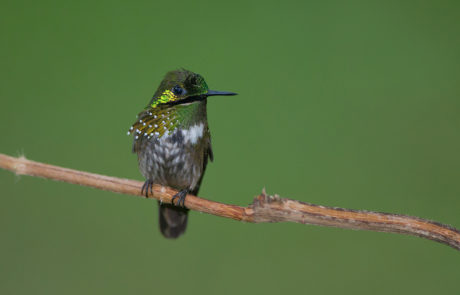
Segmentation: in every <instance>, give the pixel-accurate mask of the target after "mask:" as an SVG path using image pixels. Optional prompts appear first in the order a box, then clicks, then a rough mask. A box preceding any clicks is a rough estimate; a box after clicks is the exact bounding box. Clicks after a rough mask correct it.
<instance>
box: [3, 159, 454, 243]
mask: <svg viewBox="0 0 460 295" xmlns="http://www.w3.org/2000/svg"><path fill="white" fill-rule="evenodd" d="M0 168H3V169H7V170H10V171H12V172H15V173H16V174H20V175H31V176H38V177H44V178H49V179H53V180H59V181H64V182H69V183H74V184H80V185H84V186H90V187H94V188H98V189H102V190H107V191H112V192H116V193H122V194H129V195H136V196H142V194H141V187H142V184H143V183H142V182H140V181H136V180H129V179H121V178H116V177H110V176H105V175H99V174H94V173H88V172H82V171H78V170H73V169H67V168H62V167H58V166H53V165H48V164H43V163H39V162H34V161H30V160H27V159H26V158H24V157H19V158H14V157H10V156H7V155H4V154H0ZM176 193H177V191H175V190H173V189H171V188H168V187H163V186H159V185H155V186H154V187H153V194H152V195H150V196H149V198H154V199H157V200H160V201H162V202H165V203H171V198H172V196H174V195H175V194H176ZM185 206H186V207H187V208H189V209H192V210H196V211H200V212H204V213H209V214H213V215H216V216H221V217H226V218H231V219H234V220H240V221H245V222H255V223H257V222H297V223H303V224H314V225H323V226H335V227H340V228H350V229H361V230H372V231H381V232H392V233H400V234H408V235H414V236H419V237H423V238H426V239H430V240H433V241H437V242H440V243H444V244H447V245H449V246H451V247H452V248H454V249H457V250H460V231H459V230H457V229H455V228H453V227H450V226H448V225H444V224H441V223H438V222H434V221H429V220H425V219H421V218H417V217H412V216H405V215H398V214H390V213H379V212H372V211H358V210H349V209H343V208H335V207H325V206H318V205H313V204H309V203H304V202H300V201H296V200H291V199H285V198H280V197H279V196H277V195H275V196H269V195H267V194H266V193H265V191H263V192H262V194H261V195H259V196H258V197H256V198H255V199H254V202H253V204H252V205H250V206H249V207H240V206H235V205H227V204H222V203H218V202H214V201H209V200H206V199H202V198H198V197H196V196H192V195H188V196H187V198H186V199H185Z"/></svg>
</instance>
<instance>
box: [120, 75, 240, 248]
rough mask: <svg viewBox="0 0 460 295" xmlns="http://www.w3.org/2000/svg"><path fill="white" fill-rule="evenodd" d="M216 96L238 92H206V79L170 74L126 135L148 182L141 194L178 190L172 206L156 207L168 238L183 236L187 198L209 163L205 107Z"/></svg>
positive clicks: (209, 138) (194, 190)
mask: <svg viewBox="0 0 460 295" xmlns="http://www.w3.org/2000/svg"><path fill="white" fill-rule="evenodd" d="M218 95H224V96H229V95H236V93H233V92H225V91H214V90H209V88H208V85H207V84H206V82H205V80H204V78H203V77H202V76H201V75H199V74H196V73H193V72H191V71H188V70H185V69H180V70H174V71H170V72H168V73H167V74H166V76H165V77H164V78H163V80H162V81H161V83H160V86H158V89H157V90H156V91H155V93H154V95H153V97H152V99H151V100H150V102H149V104H148V105H147V106H146V107H145V109H144V110H143V111H142V112H140V113H139V114H138V116H137V120H136V122H134V124H133V125H132V126H131V127H130V129H129V131H128V135H131V134H133V135H134V140H133V149H132V150H133V153H136V154H137V157H138V166H139V170H140V172H141V173H142V175H143V176H144V177H145V179H146V180H145V183H144V185H143V186H142V190H141V193H142V194H145V196H146V197H147V196H148V194H149V191H150V192H152V187H153V185H154V184H159V185H165V186H169V187H172V188H174V189H176V190H177V191H179V192H178V193H177V194H176V195H174V196H173V198H172V204H163V203H161V202H158V203H159V225H160V231H161V233H162V234H163V236H165V237H166V238H171V239H174V238H177V237H179V236H180V235H182V234H183V233H184V232H185V229H186V227H187V219H188V209H187V208H185V197H186V195H187V194H188V193H191V194H193V195H197V194H198V190H199V189H200V184H201V181H202V179H203V175H204V171H205V169H206V165H207V164H208V159H209V160H210V161H213V157H214V156H213V152H212V147H211V133H210V132H209V127H208V119H207V114H206V103H207V99H208V97H210V96H218Z"/></svg>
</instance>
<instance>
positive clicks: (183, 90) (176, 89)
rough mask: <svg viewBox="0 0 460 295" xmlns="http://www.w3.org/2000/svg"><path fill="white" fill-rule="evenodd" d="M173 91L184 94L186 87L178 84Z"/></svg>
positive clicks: (176, 93)
mask: <svg viewBox="0 0 460 295" xmlns="http://www.w3.org/2000/svg"><path fill="white" fill-rule="evenodd" d="M171 91H172V92H173V93H174V94H175V95H183V94H185V89H184V88H182V87H180V86H179V85H176V86H174V87H173V88H172V89H171Z"/></svg>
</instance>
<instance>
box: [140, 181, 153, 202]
mask: <svg viewBox="0 0 460 295" xmlns="http://www.w3.org/2000/svg"><path fill="white" fill-rule="evenodd" d="M149 190H150V194H151V195H153V180H150V179H147V180H146V181H145V182H144V185H142V189H141V194H143V195H144V196H145V197H146V198H148V197H149Z"/></svg>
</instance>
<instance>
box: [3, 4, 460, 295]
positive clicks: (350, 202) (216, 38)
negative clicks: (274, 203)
mask: <svg viewBox="0 0 460 295" xmlns="http://www.w3.org/2000/svg"><path fill="white" fill-rule="evenodd" d="M0 15H1V17H0V44H1V47H0V63H1V66H0V85H1V87H0V99H1V108H0V131H1V132H0V133H1V139H0V152H2V153H6V154H9V155H21V154H25V155H26V156H27V157H28V158H30V159H32V160H36V161H43V162H47V163H51V164H55V165H61V166H64V167H71V168H75V169H81V170H85V171H90V172H96V173H102V174H108V175H113V176H119V177H126V178H135V179H139V180H142V176H141V175H140V173H139V171H138V169H137V160H136V156H135V155H134V154H132V153H131V140H132V139H131V138H130V137H128V136H126V131H127V129H128V128H129V126H130V124H131V123H132V122H133V121H134V120H135V115H136V114H137V113H138V112H139V111H140V110H141V109H142V108H143V107H144V106H145V105H146V104H147V102H148V101H149V99H150V97H151V95H152V94H153V92H154V90H155V89H156V87H157V85H158V84H159V82H160V81H161V79H162V77H163V75H164V74H165V73H166V72H167V71H169V70H172V69H176V68H179V67H184V68H187V69H190V70H192V71H195V72H197V73H200V74H202V75H203V76H204V77H205V78H206V80H207V82H208V85H210V87H211V88H213V89H217V90H227V91H235V92H238V93H239V94H240V95H239V96H236V97H216V98H213V99H212V100H211V99H210V101H209V103H208V114H209V115H208V117H209V124H210V128H211V132H212V136H213V147H214V153H215V162H214V163H212V164H211V165H209V166H208V170H207V172H206V176H205V178H204V182H203V185H202V190H201V192H200V195H201V196H202V197H205V198H210V199H213V200H217V201H222V202H225V203H233V204H239V205H247V204H249V203H250V202H251V201H252V198H253V197H254V196H255V195H257V194H258V193H260V191H261V190H262V188H263V187H266V188H267V191H268V193H278V194H280V195H281V196H284V197H290V198H294V199H299V200H302V201H307V202H311V203H316V204H322V205H329V206H340V207H346V208H353V209H367V210H377V211H385V212H394V213H400V214H409V215H416V216H420V217H423V218H429V219H433V220H437V221H440V222H443V223H447V224H451V225H453V226H456V227H460V214H459V212H460V181H459V176H460V153H459V151H460V132H459V130H460V115H459V114H460V37H459V36H460V4H458V1H434V0H433V1H376V2H372V1H321V2H320V1H314V2H312V3H308V2H305V1H298V2H295V1H282V2H277V1H260V2H248V1H226V2H216V1H182V2H177V1H163V2H160V1H144V2H135V1H134V2H133V1H132V2H120V1H2V2H1V4H0ZM0 186H1V198H0V239H1V240H0V293H1V294H132V293H134V294H159V293H167V294H176V293H179V292H183V293H182V294H241V293H243V294H244V293H249V292H251V293H253V294H280V293H281V292H283V293H288V294H291V293H296V294H299V293H300V294H303V293H308V294H333V293H342V294H402V293H406V294H453V293H455V292H458V279H459V277H460V255H459V253H458V252H456V251H455V250H453V249H451V248H449V247H447V246H445V245H442V244H437V243H434V242H432V241H427V240H423V239H420V238H416V237H409V236H401V235H395V234H386V233H375V232H363V231H351V230H344V229H335V228H324V227H315V226H304V225H299V224H287V223H283V224H256V225H254V224H247V223H241V222H236V221H231V220H227V219H222V218H218V217H215V216H210V215H206V214H200V213H197V212H191V216H190V220H189V228H188V231H187V233H186V235H185V236H184V237H182V238H180V239H179V240H175V241H170V240H166V239H164V238H162V236H161V235H160V233H159V231H158V229H157V227H158V225H157V218H158V216H157V208H156V202H153V201H150V200H145V199H142V198H135V197H129V196H124V195H117V194H114V193H109V192H104V191H99V190H94V189H91V188H86V187H80V186H76V185H70V184H66V183H57V182H53V181H49V180H43V179H38V178H32V177H27V176H22V177H17V176H14V175H13V174H12V173H10V172H7V171H3V170H2V171H0Z"/></svg>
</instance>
